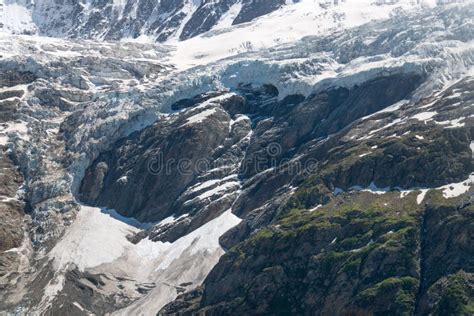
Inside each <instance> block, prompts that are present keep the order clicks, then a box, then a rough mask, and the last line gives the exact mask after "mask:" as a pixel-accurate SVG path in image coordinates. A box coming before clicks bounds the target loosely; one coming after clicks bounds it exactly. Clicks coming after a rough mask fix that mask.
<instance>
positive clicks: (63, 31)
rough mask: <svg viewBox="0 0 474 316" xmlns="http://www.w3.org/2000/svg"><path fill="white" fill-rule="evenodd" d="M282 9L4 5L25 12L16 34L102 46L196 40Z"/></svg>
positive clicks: (232, 3) (233, 0)
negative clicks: (147, 40)
mask: <svg viewBox="0 0 474 316" xmlns="http://www.w3.org/2000/svg"><path fill="white" fill-rule="evenodd" d="M284 4H285V2H284V1H283V2H282V1H280V0H267V1H255V0H246V1H243V2H242V1H237V0H226V1H216V2H212V1H211V2H209V1H190V0H175V1H169V0H164V1H161V0H126V1H114V0H105V1H104V0H94V1H58V0H36V1H23V0H19V1H16V0H10V1H7V3H6V4H5V5H6V6H7V13H9V14H10V12H11V13H15V11H18V10H21V11H22V14H23V17H24V18H25V20H26V21H25V22H24V25H23V27H22V26H21V25H15V23H13V21H12V22H11V24H10V23H8V24H7V25H6V28H7V29H11V30H12V31H14V32H18V33H22V32H28V33H31V32H39V33H40V34H43V35H48V36H55V37H74V38H94V39H104V40H118V39H121V38H137V37H140V36H141V35H146V36H149V37H150V38H153V39H154V40H157V41H159V42H164V41H166V40H169V39H180V40H185V39H188V38H191V37H194V36H196V35H199V34H201V33H204V32H206V31H209V30H210V29H212V28H213V27H215V26H216V25H218V23H219V22H222V23H225V24H226V25H225V26H230V25H233V24H240V23H245V22H249V21H251V20H253V19H255V18H257V17H259V16H262V15H265V14H268V13H270V12H273V11H275V10H277V9H278V8H280V7H281V6H283V5H284ZM10 6H11V8H10Z"/></svg>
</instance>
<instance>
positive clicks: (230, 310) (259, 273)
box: [0, 2, 474, 315]
mask: <svg viewBox="0 0 474 316" xmlns="http://www.w3.org/2000/svg"><path fill="white" fill-rule="evenodd" d="M87 3H89V4H94V5H99V4H100V5H103V7H101V8H102V9H103V10H104V12H108V11H107V10H108V9H107V8H108V7H109V6H110V3H109V2H100V3H99V2H87ZM143 3H145V2H143ZM249 3H250V2H249ZM115 4H117V3H116V2H114V5H115ZM122 4H123V5H124V10H125V11H126V8H127V6H132V5H131V4H129V2H126V3H122ZM346 4H347V3H346ZM160 5H164V3H162V2H161V3H160ZM212 5H217V4H215V3H213V4H212ZM212 5H211V4H209V6H212ZM228 5H229V6H230V7H234V4H230V3H229V4H228ZM170 6H171V4H170ZM209 6H206V5H202V10H208V9H209ZM295 6H298V4H295ZM172 7H174V6H172ZM262 7H263V8H265V9H269V8H270V9H272V8H273V6H272V5H262ZM250 8H251V7H248V5H246V3H242V6H241V11H239V10H236V9H235V8H234V9H229V10H235V11H233V12H234V13H236V19H241V21H242V22H243V21H244V20H245V19H246V18H245V17H240V18H239V17H238V16H239V14H237V12H242V11H245V12H250V13H251V14H256V12H253V10H252V9H250ZM377 8H378V10H387V7H385V6H380V7H377ZM89 9H90V8H89ZM51 10H52V9H51ZM82 10H86V7H84V8H83V9H82ZM130 10H131V9H130ZM92 11H93V10H92ZM92 11H91V12H92ZM125 11H124V12H125ZM149 11H150V10H149V8H148V9H147V8H146V7H144V8H142V9H140V10H139V11H136V14H148V13H150V12H149ZM211 11H212V12H218V11H219V10H218V9H217V8H215V9H213V10H211ZM395 11H397V10H395ZM395 11H393V12H395ZM53 12H55V14H56V13H57V12H59V11H58V10H56V9H55V11H51V13H53ZM285 12H286V11H285ZM324 12H326V11H324ZM328 12H329V11H328ZM384 12H392V10H390V11H384ZM250 13H249V14H250ZM134 14H135V13H134ZM105 16H106V15H105ZM473 16H474V6H473V5H472V4H464V5H453V6H449V7H442V8H434V9H424V10H421V11H420V12H416V13H406V12H398V13H397V14H394V15H393V16H392V17H391V18H390V19H386V20H384V19H381V20H379V21H372V22H370V23H369V24H366V25H362V26H359V27H353V28H349V29H347V30H344V32H341V31H340V30H339V29H334V30H331V31H328V32H329V33H328V34H324V35H318V36H312V37H306V38H303V39H301V40H299V41H296V42H293V43H290V44H282V45H277V46H275V47H272V48H271V49H262V50H259V49H255V48H253V49H250V51H247V52H242V51H233V50H229V49H228V50H226V54H227V55H225V57H226V58H224V59H219V58H220V57H219V56H221V55H219V54H221V53H222V52H219V54H217V53H216V55H206V54H204V53H203V52H206V49H207V48H206V47H204V46H206V45H204V44H206V43H207V44H209V43H210V44H212V45H209V46H210V47H218V46H219V45H221V46H222V44H223V42H221V39H222V37H220V36H221V35H222V34H224V35H225V34H226V33H225V32H222V33H219V32H217V33H213V32H211V33H207V34H206V35H205V36H200V37H199V38H196V39H193V40H190V41H184V42H181V44H180V45H178V46H176V47H171V46H168V45H160V44H150V43H148V44H146V43H138V42H97V41H89V40H78V39H76V40H64V39H51V38H43V37H36V36H33V37H32V36H10V35H8V36H3V37H0V41H1V43H0V47H1V48H0V55H1V56H2V59H1V60H0V69H1V73H2V75H0V84H1V86H2V87H1V88H0V99H1V100H0V113H1V114H2V115H1V116H0V147H1V148H2V151H1V154H2V155H1V156H0V166H1V167H2V169H1V170H0V172H1V174H2V178H1V179H0V182H1V186H0V216H1V218H2V221H1V224H0V235H1V237H2V239H1V240H2V242H1V243H0V251H1V253H0V284H1V285H0V286H2V288H3V289H4V290H3V291H0V310H1V312H5V313H7V314H8V313H11V314H15V313H16V314H39V315H43V314H51V315H62V314H73V315H76V314H77V315H86V314H91V313H95V314H105V313H111V314H117V315H135V314H138V315H155V314H156V313H159V314H185V315H187V314H190V315H191V314H196V313H200V314H210V315H223V314H224V315H227V314H230V315H231V314H236V313H239V314H241V313H244V314H288V313H295V314H316V315H326V314H337V315H346V314H349V315H358V314H376V315H386V314H388V315H400V314H401V315H413V314H414V315H429V314H436V315H446V314H458V315H459V314H461V315H462V314H466V315H469V314H472V312H473V309H472V306H473V300H472V297H473V294H472V293H473V276H472V273H473V268H474V267H473V260H472V258H473V249H472V242H471V239H472V216H473V214H474V212H473V211H474V210H473V207H472V202H473V201H472V199H473V196H474V195H473V188H472V185H473V182H474V178H473V171H474V170H473V167H474V165H473V163H474V162H473V138H474V129H473V126H474V122H473V120H474V117H473V115H474V112H473V111H474V110H473V109H474V93H473V88H474V77H473V72H472V65H473V63H474V58H473V56H474V51H473V46H472V41H473V40H474V33H473V31H472V27H471V26H472V17H473ZM331 19H332V18H331ZM335 19H336V20H337V18H335ZM191 20H192V19H191ZM191 20H189V21H191ZM50 21H54V19H53V20H50ZM82 21H85V20H82ZM196 21H199V19H198V20H196ZM212 21H214V20H212ZM212 21H211V22H212ZM337 21H339V20H337ZM420 21H421V22H420ZM267 22H268V21H267ZM193 23H194V22H193ZM196 23H197V24H199V23H198V22H196ZM209 23H210V22H209ZM212 23H214V22H212ZM262 23H263V22H262ZM99 24H100V23H99ZM99 24H98V25H99ZM249 25H250V27H254V26H255V25H256V24H249ZM249 25H244V26H237V27H235V28H231V29H229V30H227V31H226V32H228V34H227V35H229V34H230V35H232V34H234V33H232V32H237V33H235V34H240V33H238V32H241V31H242V29H245V28H246V27H249ZM137 28H139V29H142V28H143V25H138V26H137ZM53 29H54V30H61V27H60V26H55V27H54V28H53V27H52V30H53ZM78 29H80V28H78ZM126 29H127V28H124V30H126ZM91 30H94V31H97V32H99V33H100V32H102V31H101V30H102V29H101V28H100V27H99V26H97V25H96V26H93V24H91ZM104 30H107V32H108V31H109V30H110V29H109V28H105V26H104ZM193 30H195V27H190V28H189V31H186V32H191V31H193ZM183 32H184V29H183ZM99 33H97V34H99ZM191 33H192V32H191ZM191 33H186V34H191ZM94 34H95V33H94ZM101 34H103V33H101ZM227 35H225V36H227ZM120 36H122V35H120ZM186 36H187V35H186ZM189 36H192V35H189ZM214 36H215V37H214ZM213 41H215V42H213ZM196 43H198V44H199V45H201V46H199V45H198V46H199V47H197V48H196V45H197V44H196ZM203 47H204V48H203ZM186 50H189V51H190V52H189V53H188V52H187V51H186ZM183 56H187V58H189V60H187V61H186V62H182V61H181V60H180V58H181V57H183ZM177 61H178V62H177ZM191 64H192V65H194V66H189V65H191ZM3 170H6V171H3ZM7 284H8V286H7Z"/></svg>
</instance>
